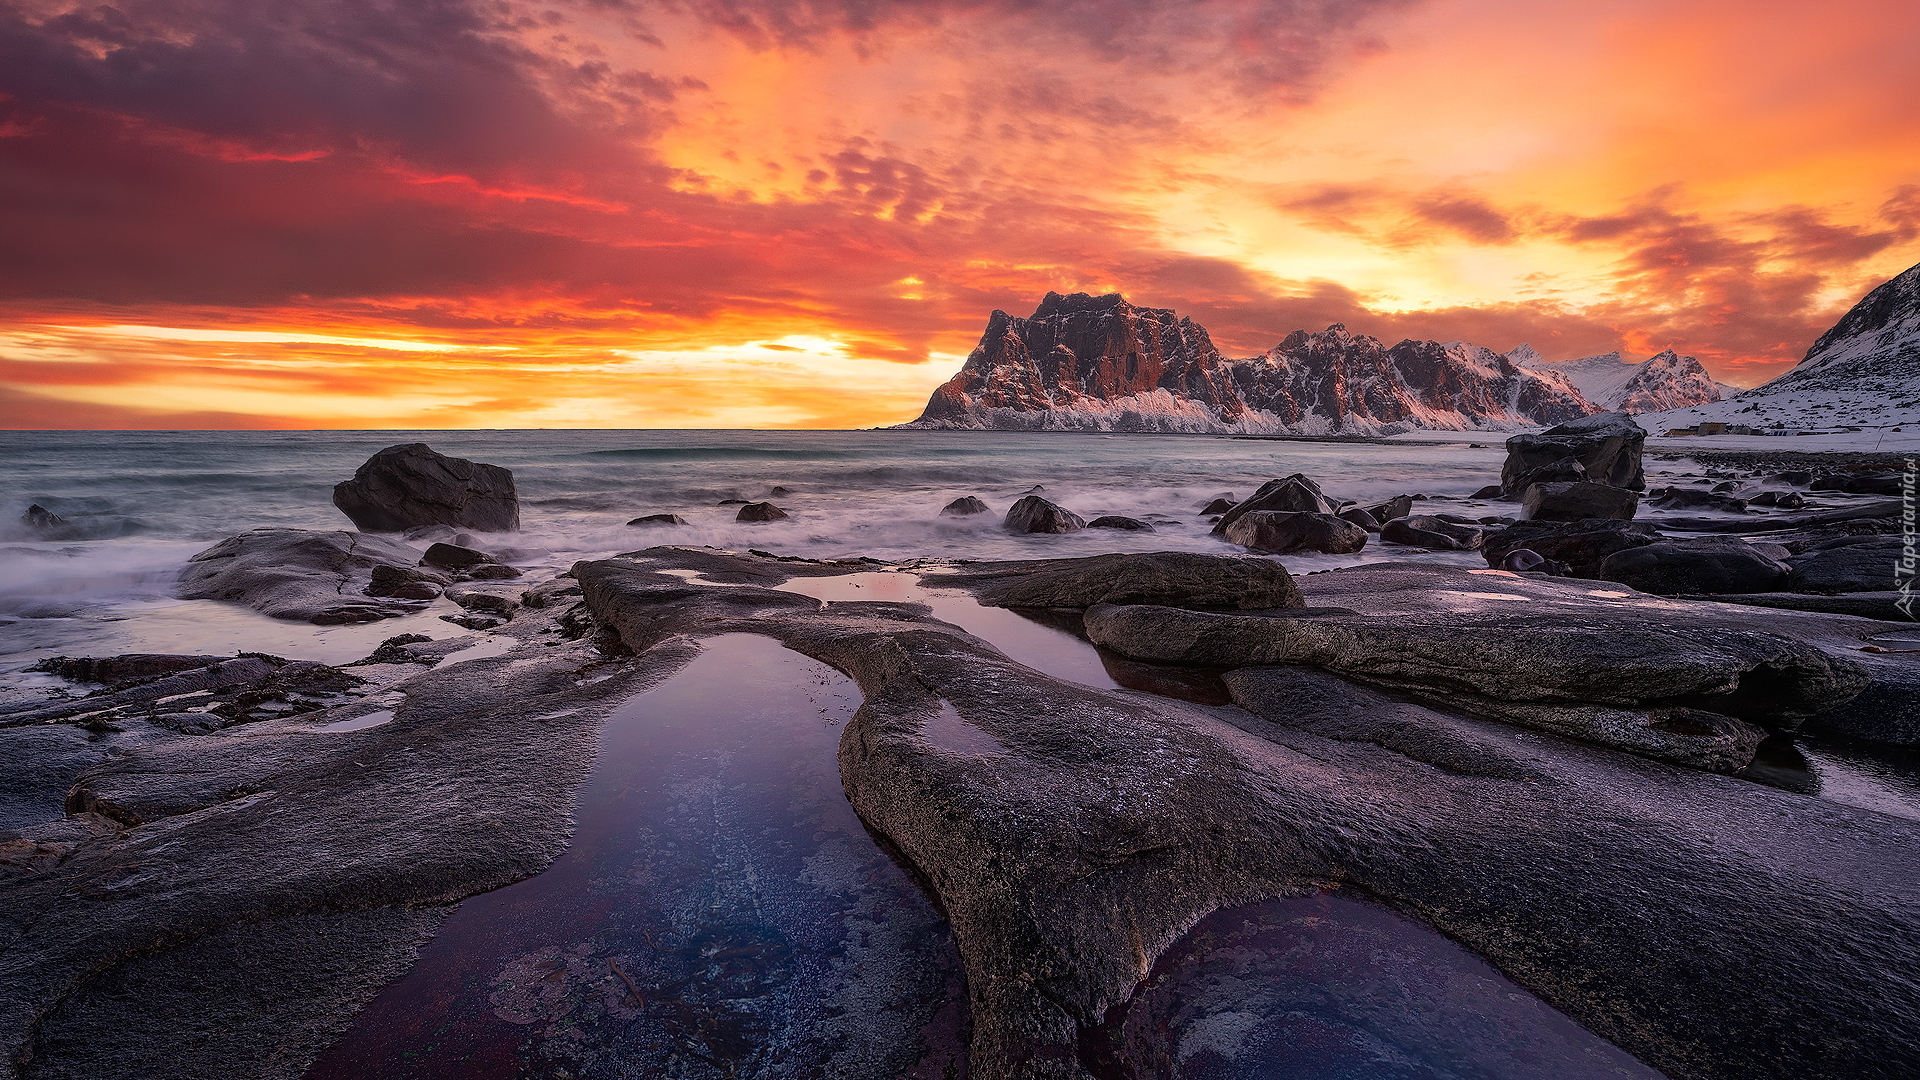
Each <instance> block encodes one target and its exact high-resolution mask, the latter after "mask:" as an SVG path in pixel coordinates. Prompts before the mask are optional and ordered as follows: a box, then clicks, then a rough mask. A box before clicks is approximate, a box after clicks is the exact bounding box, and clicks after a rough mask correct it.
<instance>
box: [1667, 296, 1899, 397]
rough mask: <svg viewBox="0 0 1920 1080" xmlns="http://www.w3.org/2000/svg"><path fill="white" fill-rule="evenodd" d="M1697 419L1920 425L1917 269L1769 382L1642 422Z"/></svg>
mask: <svg viewBox="0 0 1920 1080" xmlns="http://www.w3.org/2000/svg"><path fill="white" fill-rule="evenodd" d="M1701 421H1718V422H1721V423H1732V424H1746V425H1749V426H1751V427H1755V428H1762V429H1765V428H1771V427H1774V426H1775V425H1779V426H1781V427H1784V428H1788V429H1794V430H1831V429H1834V428H1840V427H1905V426H1907V425H1910V424H1920V266H1912V267H1909V268H1908V269H1907V270H1906V272H1904V273H1902V274H1900V275H1899V276H1898V277H1895V278H1893V279H1892V280H1890V281H1887V282H1885V283H1884V284H1882V285H1881V286H1880V287H1879V288H1877V289H1874V290H1873V291H1872V292H1870V293H1868V294H1867V296H1866V299H1864V300H1861V301H1860V302H1859V303H1858V304H1855V305H1854V306H1853V310H1851V311H1849V312H1847V313H1846V314H1845V315H1843V316H1841V318H1840V321H1839V322H1837V323H1835V324H1833V329H1831V330H1828V331H1827V332H1826V333H1824V334H1822V335H1820V339H1819V340H1818V341H1815V342H1814V343H1813V347H1812V348H1810V349H1808V350H1807V355H1806V358H1805V359H1803V360H1801V361H1800V363H1799V364H1797V365H1795V366H1794V368H1793V370H1791V371H1789V372H1787V373H1786V374H1784V375H1782V376H1780V377H1779V378H1777V379H1775V380H1773V381H1772V382H1770V383H1767V384H1765V385H1763V386H1756V387H1754V388H1753V389H1751V390H1743V391H1741V392H1739V393H1737V394H1734V395H1732V396H1730V397H1728V398H1726V399H1725V400H1724V401H1718V402H1714V403H1711V404H1705V405H1698V406H1693V407H1689V408H1680V409H1672V410H1667V411H1664V412H1658V413H1654V414H1652V415H1650V416H1646V417H1642V418H1641V421H1640V422H1641V423H1642V424H1643V425H1644V426H1645V427H1646V428H1647V429H1648V430H1649V431H1653V430H1656V429H1658V430H1666V429H1670V428H1676V427H1692V426H1693V425H1695V424H1697V423H1700V422H1701Z"/></svg>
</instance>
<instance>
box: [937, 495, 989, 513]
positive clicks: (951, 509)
mask: <svg viewBox="0 0 1920 1080" xmlns="http://www.w3.org/2000/svg"><path fill="white" fill-rule="evenodd" d="M986 512H987V504H986V503H984V502H981V501H980V500H979V499H978V498H976V497H975V496H972V495H962V496H961V497H960V498H958V499H955V500H953V501H952V502H950V503H948V504H947V505H945V506H943V507H941V508H940V515H941V516H942V517H971V516H972V515H974V514H984V513H986Z"/></svg>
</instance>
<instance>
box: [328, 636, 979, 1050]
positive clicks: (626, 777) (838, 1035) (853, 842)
mask: <svg viewBox="0 0 1920 1080" xmlns="http://www.w3.org/2000/svg"><path fill="white" fill-rule="evenodd" d="M859 704H860V694H859V691H858V690H857V689H856V688H855V687H854V686H853V684H852V683H851V682H850V681H849V680H847V679H846V678H845V677H844V676H842V675H840V674H839V673H838V672H835V671H834V670H832V669H831V668H828V667H826V666H824V665H822V664H819V663H816V662H814V661H812V660H809V659H807V658H806V657H803V656H801V655H800V654H798V653H794V652H790V651H788V650H786V649H784V648H782V647H781V646H780V645H778V644H777V643H775V642H774V641H773V640H772V639H770V638H764V637H759V636H755V635H727V636H722V637H716V638H709V639H707V640H705V641H703V642H701V653H700V655H699V656H698V657H696V658H695V659H694V660H693V662H692V663H690V664H689V665H688V666H687V667H686V668H684V669H682V670H681V671H680V672H679V673H677V674H675V675H674V676H673V677H671V678H670V679H668V680H667V681H665V682H664V683H662V684H661V685H660V686H658V687H656V688H654V689H653V690H652V691H650V692H648V693H646V694H642V695H640V696H639V697H637V698H635V699H634V700H633V701H631V702H629V703H628V704H626V705H625V706H623V707H621V709H620V710H619V711H618V712H616V713H615V714H614V716H613V717H611V718H610V719H609V720H608V722H607V724H606V726H605V728H604V730H603V733H602V735H601V745H600V753H599V756H598V758H597V759H596V762H595V766H594V771H593V774H592V776H591V777H590V778H589V780H588V781H587V783H586V785H585V786H584V787H583V788H582V790H581V793H580V802H579V806H578V808H577V817H578V822H579V826H578V831H577V832H576V833H575V834H574V837H573V841H572V843H571V844H570V845H569V847H568V848H567V851H566V852H565V854H563V855H562V856H561V857H560V859H559V860H558V861H556V862H555V863H554V864H553V865H552V866H551V867H549V868H548V869H547V870H546V871H545V872H544V873H542V874H540V875H538V876H536V877H532V878H529V879H527V880H525V881H521V882H518V883H516V884H513V885H509V886H507V887H505V888H502V889H497V890H495V891H493V892H490V893H485V894H482V895H480V896H474V897H471V898H469V899H467V900H466V901H464V902H462V903H461V905H460V907H459V909H458V910H457V911H456V912H455V913H454V914H453V916H452V917H451V918H449V919H448V920H447V922H446V924H445V925H444V926H443V927H442V929H441V931H440V933H439V934H438V936H436V937H435V938H434V939H433V941H432V942H430V943H429V944H428V945H427V947H426V948H425V949H424V950H423V951H422V953H421V956H420V960H419V962H418V963H417V964H416V965H415V966H414V968H413V969H412V970H411V971H410V972H409V973H408V974H407V975H406V976H404V977H403V978H401V979H400V980H398V981H396V982H395V983H393V984H392V985H390V986H388V987H387V988H386V989H385V990H384V991H382V992H381V994H380V995H379V996H378V997H377V998H376V999H375V1000H374V1001H373V1003H372V1004H371V1005H369V1006H368V1007H367V1009H366V1010H365V1011H364V1012H363V1013H362V1014H361V1016H360V1017H359V1018H358V1019H357V1020H356V1021H355V1023H354V1025H353V1027H352V1029H351V1030H350V1031H349V1032H348V1033H347V1035H346V1036H345V1037H344V1038H343V1039H342V1040H341V1042H340V1043H339V1044H337V1045H336V1046H335V1047H333V1048H332V1049H331V1050H330V1051H329V1052H328V1053H327V1054H326V1055H325V1056H324V1057H323V1058H322V1059H321V1060H320V1061H319V1062H318V1063H317V1064H316V1065H315V1066H314V1067H313V1069H312V1070H311V1071H310V1072H309V1073H308V1076H309V1077H310V1078H312V1080H335V1078H338V1080H347V1078H354V1080H360V1078H365V1077H373V1076H378V1077H383V1078H403V1077H417V1078H448V1080H452V1078H456V1077H458V1078H462V1080H494V1078H505V1077H521V1076H539V1077H582V1078H614V1077H621V1078H625V1077H635V1078H639V1077H646V1078H654V1077H660V1078H687V1080H705V1078H708V1077H713V1078H718V1077H735V1078H749V1077H769V1078H772V1077H780V1078H802V1077H822V1078H829V1077H830V1078H836V1080H837V1078H847V1080H857V1078H869V1077H870V1078H874V1080H894V1078H915V1080H920V1078H925V1080H943V1078H946V1077H951V1076H957V1075H964V1073H965V1063H964V1053H965V1051H964V1047H965V1040H966V1033H967V1027H966V1024H967V1021H966V1007H965V1001H966V994H965V982H964V978H963V976H962V974H961V970H960V958H959V954H958V953H957V951H956V950H955V949H954V945H953V940H952V937H951V935H950V933H949V932H948V930H947V927H946V923H945V921H944V919H943V918H942V917H941V915H940V914H939V912H938V911H937V910H936V909H935V908H934V906H933V905H932V904H931V903H930V902H929V901H928V900H927V899H926V898H925V896H924V895H923V894H922V893H921V892H920V890H919V888H918V887H917V886H916V885H915V884H914V882H913V881H912V879H911V878H910V877H909V876H908V875H907V873H906V872H905V871H904V870H902V869H901V868H900V867H899V866H898V865H896V864H895V863H894V862H893V861H892V860H891V859H890V858H889V857H888V856H887V855H886V854H885V853H884V852H883V851H882V850H881V848H880V847H879V846H878V845H877V844H876V843H875V841H874V840H873V838H872V837H871V836H870V835H869V834H868V833H867V832H866V830H865V828H864V826H863V825H862V824H861V822H860V820H859V818H858V817H857V816H855V814H854V812H853V808H852V807H851V806H850V805H849V804H848V803H847V800H846V797H845V795H844V794H843V793H842V790H841V786H840V773H839V768H838V765H837V763H836V760H835V751H836V747H837V743H838V739H839V735H840V730H841V725H843V724H844V723H845V722H846V721H847V720H848V719H849V718H850V717H851V716H852V714H853V711H854V710H855V709H856V708H858V707H859Z"/></svg>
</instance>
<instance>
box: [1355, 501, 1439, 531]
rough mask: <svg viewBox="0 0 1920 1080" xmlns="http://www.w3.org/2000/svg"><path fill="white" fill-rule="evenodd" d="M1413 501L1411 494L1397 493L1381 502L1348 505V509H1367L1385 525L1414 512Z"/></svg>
mask: <svg viewBox="0 0 1920 1080" xmlns="http://www.w3.org/2000/svg"><path fill="white" fill-rule="evenodd" d="M1424 497H1425V496H1422V498H1424ZM1413 502H1414V499H1413V496H1411V495H1395V496H1394V497H1393V498H1391V499H1382V500H1380V501H1379V502H1370V503H1360V504H1359V505H1357V506H1350V507H1347V509H1349V510H1362V511H1365V512H1366V514H1367V515H1368V516H1369V517H1371V518H1373V520H1375V521H1378V522H1380V523H1381V524H1382V525H1384V524H1386V523H1387V522H1389V521H1392V520H1393V519H1394V518H1403V517H1406V516H1407V515H1408V514H1411V513H1413Z"/></svg>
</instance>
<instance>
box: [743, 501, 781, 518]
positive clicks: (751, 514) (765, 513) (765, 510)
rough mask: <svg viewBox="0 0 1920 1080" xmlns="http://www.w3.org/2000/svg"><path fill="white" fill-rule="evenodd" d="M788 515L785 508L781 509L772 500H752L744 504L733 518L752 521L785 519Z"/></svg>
mask: <svg viewBox="0 0 1920 1080" xmlns="http://www.w3.org/2000/svg"><path fill="white" fill-rule="evenodd" d="M786 517H787V512H786V511H785V510H782V509H780V508H779V507H777V506H775V505H773V504H772V503H770V502H750V503H747V504H746V505H744V506H742V507H741V508H740V512H739V513H737V514H735V515H734V517H733V519H734V520H735V521H750V522H751V521H783V520H785V519H786Z"/></svg>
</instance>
